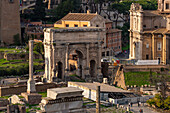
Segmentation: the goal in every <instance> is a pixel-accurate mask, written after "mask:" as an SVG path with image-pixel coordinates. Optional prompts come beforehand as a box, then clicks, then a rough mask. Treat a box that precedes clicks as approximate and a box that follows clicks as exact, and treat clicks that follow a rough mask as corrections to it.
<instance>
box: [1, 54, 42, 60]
mask: <svg viewBox="0 0 170 113" xmlns="http://www.w3.org/2000/svg"><path fill="white" fill-rule="evenodd" d="M0 54H1V53H0ZM0 56H1V55H0ZM28 57H29V55H28V53H5V54H4V59H6V60H28ZM33 57H34V59H42V56H41V55H40V54H34V55H33Z"/></svg>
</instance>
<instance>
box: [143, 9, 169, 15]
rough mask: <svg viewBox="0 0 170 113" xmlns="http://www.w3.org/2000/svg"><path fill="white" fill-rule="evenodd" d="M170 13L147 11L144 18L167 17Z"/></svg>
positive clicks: (144, 12)
mask: <svg viewBox="0 0 170 113" xmlns="http://www.w3.org/2000/svg"><path fill="white" fill-rule="evenodd" d="M169 14H170V12H169V11H168V12H165V11H164V12H161V11H158V10H145V11H143V15H144V16H167V15H169Z"/></svg>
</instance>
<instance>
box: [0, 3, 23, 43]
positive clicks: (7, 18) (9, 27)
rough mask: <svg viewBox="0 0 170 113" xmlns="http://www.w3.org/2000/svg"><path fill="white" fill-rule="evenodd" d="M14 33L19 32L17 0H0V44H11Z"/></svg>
mask: <svg viewBox="0 0 170 113" xmlns="http://www.w3.org/2000/svg"><path fill="white" fill-rule="evenodd" d="M16 34H19V36H20V34H21V28H20V14H19V0H0V41H1V42H2V43H1V44H4V43H5V44H7V45H8V44H12V43H13V37H14V35H16ZM1 44H0V45H1Z"/></svg>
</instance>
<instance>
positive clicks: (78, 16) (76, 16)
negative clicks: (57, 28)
mask: <svg viewBox="0 0 170 113" xmlns="http://www.w3.org/2000/svg"><path fill="white" fill-rule="evenodd" d="M95 16H97V14H91V13H90V14H87V13H69V14H67V15H66V16H65V17H63V18H62V19H61V20H75V21H76V20H77V21H90V20H92V19H93V18H94V17H95ZM61 20H59V21H57V22H56V23H55V24H61Z"/></svg>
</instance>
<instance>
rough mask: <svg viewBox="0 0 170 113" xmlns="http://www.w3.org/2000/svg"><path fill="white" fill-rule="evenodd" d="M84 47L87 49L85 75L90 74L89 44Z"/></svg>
mask: <svg viewBox="0 0 170 113" xmlns="http://www.w3.org/2000/svg"><path fill="white" fill-rule="evenodd" d="M86 49H87V56H86V57H87V61H86V71H87V73H86V74H87V75H90V73H89V44H87V45H86Z"/></svg>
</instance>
